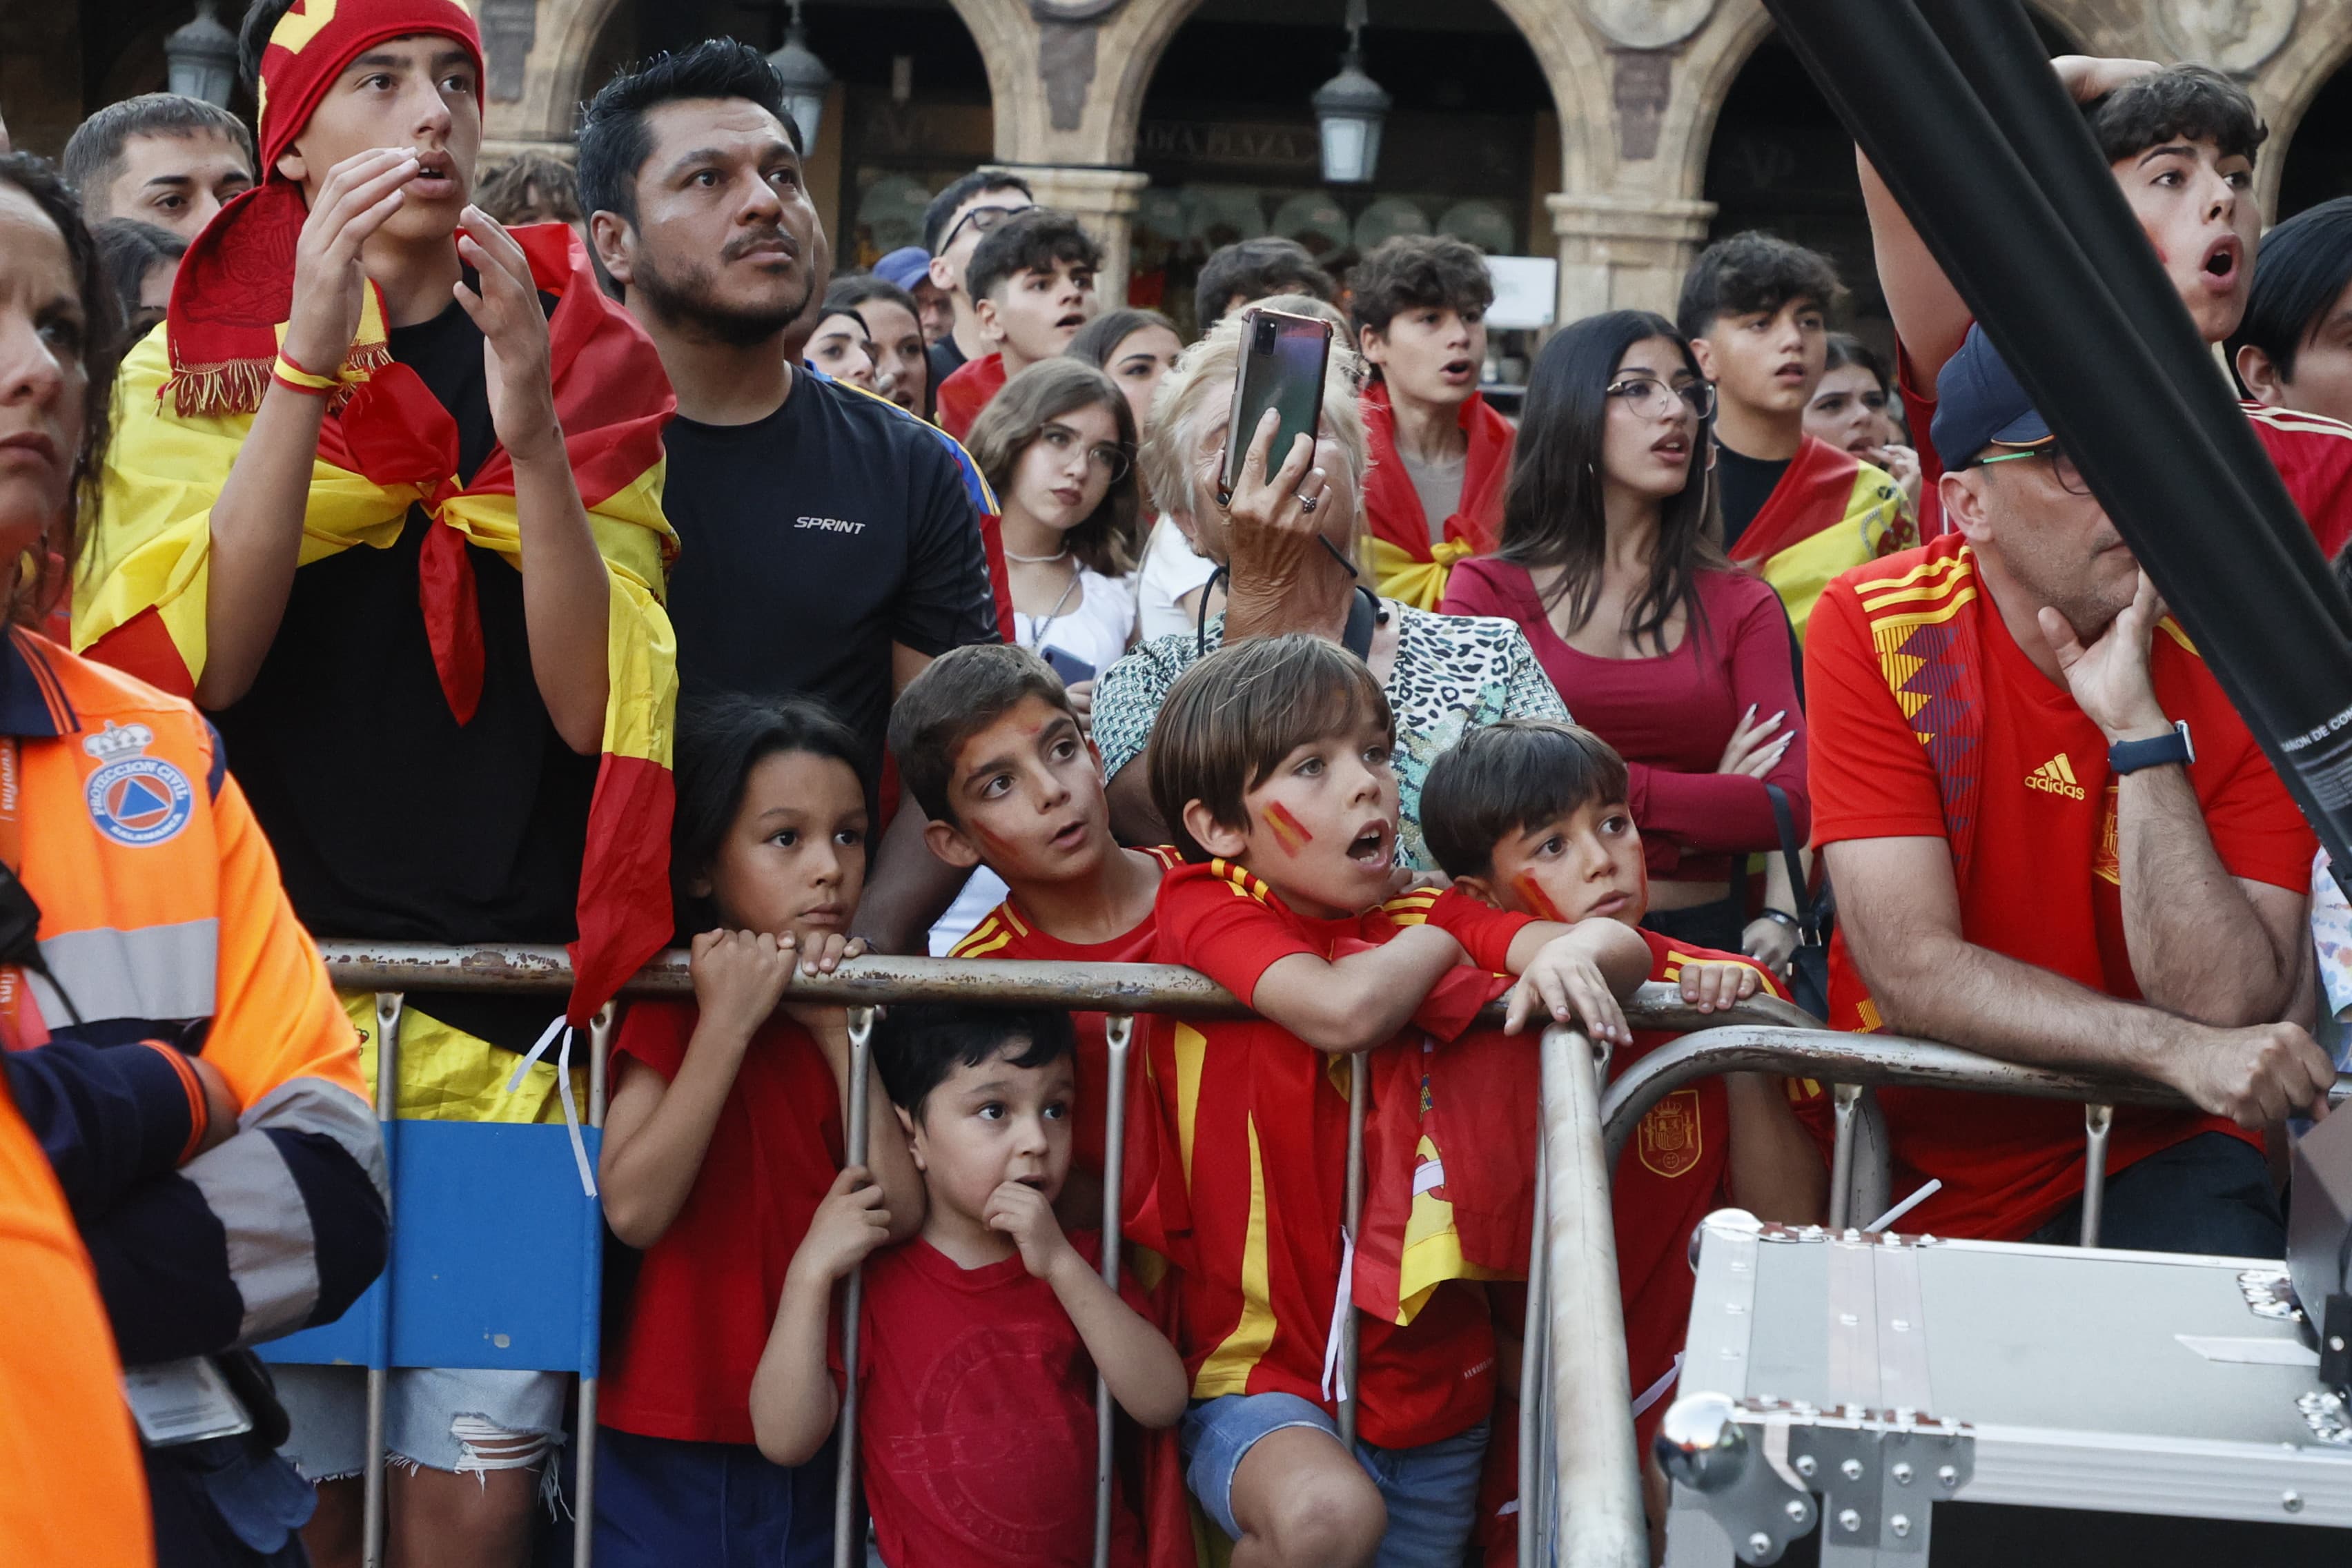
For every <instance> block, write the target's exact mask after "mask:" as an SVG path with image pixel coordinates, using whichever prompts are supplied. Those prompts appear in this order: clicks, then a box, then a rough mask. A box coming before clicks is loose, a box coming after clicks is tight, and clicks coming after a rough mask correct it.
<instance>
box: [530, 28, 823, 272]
mask: <svg viewBox="0 0 2352 1568" xmlns="http://www.w3.org/2000/svg"><path fill="white" fill-rule="evenodd" d="M692 98H722V99H723V98H740V99H743V100H748V101H750V102H751V103H756V104H758V105H759V106H760V107H761V109H764V110H767V111H768V112H769V113H770V114H772V115H774V116H775V117H776V119H777V120H778V121H781V122H782V125H783V128H784V136H785V138H786V140H788V141H790V142H792V144H793V152H794V153H799V152H801V151H803V144H802V142H801V128H800V127H799V126H797V125H795V124H793V117H792V115H791V113H790V112H789V111H788V110H786V109H785V108H784V82H783V78H782V77H781V76H778V75H777V74H776V68H775V67H774V66H772V65H771V64H769V63H768V57H767V56H765V55H763V54H761V52H760V51H759V50H757V49H755V48H753V47H751V45H749V44H747V43H744V42H742V41H741V40H740V39H738V38H705V39H703V40H702V42H700V43H698V44H697V45H695V46H694V47H692V48H688V49H680V50H679V51H677V53H676V54H666V55H656V56H655V57H654V58H652V59H649V60H646V61H643V62H641V63H640V64H639V65H637V66H636V67H635V68H634V69H629V70H624V71H622V72H621V73H620V74H618V75H617V76H615V77H614V78H613V79H612V80H610V81H608V82H606V83H605V84H604V87H603V88H602V89H599V90H598V92H597V94H596V96H595V97H594V98H593V99H591V100H589V101H588V105H587V107H586V108H584V109H583V110H581V111H580V136H579V147H578V152H577V154H576V155H577V157H578V159H579V169H580V209H581V211H583V213H590V214H593V213H603V212H608V213H617V214H619V215H620V216H622V217H623V218H625V219H626V220H627V221H628V222H629V223H630V225H631V226H635V223H636V221H637V172H638V171H639V170H641V169H643V168H644V167H645V166H646V159H647V158H650V157H652V156H653V152H654V135H653V132H652V130H651V129H650V128H649V127H647V125H646V115H648V114H649V113H651V112H652V111H653V110H656V109H659V108H660V107H661V106H662V105H663V104H666V103H677V102H679V101H681V100H686V99H692Z"/></svg>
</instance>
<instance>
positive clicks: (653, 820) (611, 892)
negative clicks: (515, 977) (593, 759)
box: [566, 752, 677, 1027]
mask: <svg viewBox="0 0 2352 1568" xmlns="http://www.w3.org/2000/svg"><path fill="white" fill-rule="evenodd" d="M676 804H677V790H676V786H675V784H674V783H673V781H672V780H671V778H670V772H669V770H668V769H667V768H666V767H664V766H662V765H661V764H660V763H656V762H651V761H648V760H647V759H646V758H644V757H624V756H618V755H615V754H614V753H613V752H605V753H604V763H603V765H602V766H600V767H599V768H598V769H597V771H596V794H595V796H594V798H593V799H592V800H591V801H590V802H589V805H588V845H587V851H586V855H585V858H584V859H583V863H582V865H581V868H580V905H579V909H580V940H579V941H577V942H573V943H572V945H571V948H570V952H571V954H572V973H573V976H574V978H573V981H572V1001H571V1004H570V1005H569V1006H568V1007H567V1008H566V1014H567V1016H569V1017H570V1018H571V1020H572V1024H573V1025H574V1026H579V1027H584V1026H586V1025H587V1023H588V1020H589V1018H590V1017H591V1016H593V1014H594V1013H595V1011H596V1009H597V1008H599V1007H601V1006H603V1005H604V1004H605V1003H606V1002H608V1001H610V1000H611V999H612V996H613V994H614V992H616V991H618V990H619V989H620V988H621V983H622V982H623V981H625V980H626V979H628V977H629V976H630V975H632V974H634V973H636V972H637V971H638V970H639V969H640V968H642V967H644V965H645V963H646V960H648V959H650V958H652V957H653V955H654V954H655V953H656V952H660V951H661V950H662V949H663V948H664V947H667V945H668V944H669V939H670V936H671V933H672V931H674V929H675V921H674V919H673V917H672V915H671V913H670V902H669V829H670V816H671V812H672V809H673V807H674V806H675V805H676Z"/></svg>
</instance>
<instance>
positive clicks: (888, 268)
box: [874, 245, 931, 293]
mask: <svg viewBox="0 0 2352 1568" xmlns="http://www.w3.org/2000/svg"><path fill="white" fill-rule="evenodd" d="M930 270H931V253H930V252H929V251H928V250H925V249H924V248H923V247H921V246H919V245H902V246H900V247H898V249H896V250H894V251H892V252H891V253H890V254H889V255H887V256H886V257H884V258H882V259H881V260H879V261H877V262H876V263H875V264H874V276H875V277H877V278H879V279H882V281H883V282H885V283H888V284H892V285H894V286H896V287H898V288H900V289H906V290H908V292H909V293H912V292H913V291H914V288H915V284H916V282H917V280H919V279H923V278H926V277H928V276H929V274H930Z"/></svg>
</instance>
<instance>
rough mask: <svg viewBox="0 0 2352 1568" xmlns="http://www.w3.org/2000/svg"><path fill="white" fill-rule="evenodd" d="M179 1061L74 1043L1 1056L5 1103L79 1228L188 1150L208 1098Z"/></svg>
mask: <svg viewBox="0 0 2352 1568" xmlns="http://www.w3.org/2000/svg"><path fill="white" fill-rule="evenodd" d="M175 1054H176V1053H173V1052H172V1048H171V1047H168V1046H164V1045H162V1044H161V1043H158V1042H150V1041H138V1042H133V1043H130V1044H126V1045H121V1046H114V1047H97V1046H89V1045H84V1044H82V1043H81V1042H79V1041H78V1040H70V1039H59V1040H53V1041H51V1042H50V1043H49V1044H47V1045H45V1046H36V1047H33V1048H32V1049H30V1050H22V1051H11V1050H0V1074H5V1077H6V1079H7V1087H8V1092H9V1095H10V1097H11V1098H12V1099H14V1100H16V1108H17V1110H20V1111H22V1112H23V1113H24V1117H25V1121H26V1125H27V1126H29V1127H30V1128H31V1129H32V1130H33V1135H34V1136H35V1137H36V1138H37V1139H39V1140H40V1142H41V1152H43V1153H45V1154H47V1156H48V1157H49V1168H50V1169H51V1170H52V1171H54V1172H56V1173H57V1178H58V1185H59V1186H61V1187H63V1188H64V1189H65V1194H66V1201H67V1202H68V1204H70V1205H72V1207H73V1211H74V1215H75V1217H76V1218H77V1219H79V1221H80V1222H81V1223H82V1224H83V1225H84V1226H89V1224H91V1223H92V1222H93V1221H94V1220H95V1219H97V1218H98V1216H100V1215H103V1214H105V1213H106V1212H107V1211H108V1210H109V1209H110V1208H111V1207H113V1205H114V1204H115V1203H116V1201H117V1200H119V1199H120V1198H121V1197H122V1196H123V1194H126V1193H128V1192H130V1191H131V1190H132V1189H134V1188H136V1187H137V1186H139V1185H140V1184H142V1183H143V1182H145V1181H147V1180H149V1179H150V1178H152V1177H155V1176H160V1175H164V1174H167V1173H170V1172H171V1170H172V1169H173V1167H174V1166H176V1165H177V1164H179V1163H180V1160H181V1157H182V1156H183V1155H184V1154H185V1153H186V1152H187V1150H188V1143H189V1142H190V1140H191V1138H192V1136H193V1135H194V1132H195V1131H196V1128H197V1125H198V1118H200V1117H201V1116H202V1115H203V1114H204V1100H203V1094H202V1090H201V1089H199V1088H197V1087H196V1086H195V1084H194V1080H193V1078H192V1075H191V1074H190V1073H189V1072H188V1071H187V1069H186V1068H184V1067H181V1066H178V1065H176V1064H175V1063H174V1062H173V1055H175Z"/></svg>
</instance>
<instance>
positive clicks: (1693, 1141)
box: [1634, 1089, 1702, 1178]
mask: <svg viewBox="0 0 2352 1568" xmlns="http://www.w3.org/2000/svg"><path fill="white" fill-rule="evenodd" d="M1634 1140H1635V1143H1634V1146H1635V1148H1636V1150H1637V1151H1638V1152H1639V1153H1640V1154H1641V1156H1642V1164H1643V1167H1644V1168H1645V1169H1647V1170H1650V1171H1654V1172H1655V1173H1657V1174H1659V1175H1661V1176H1666V1177H1670V1178H1671V1177H1675V1176H1679V1175H1681V1174H1683V1173H1685V1172H1686V1171H1689V1170H1691V1169H1693V1168H1694V1167H1696V1165H1697V1164H1698V1158H1699V1154H1700V1152H1702V1151H1701V1146H1700V1139H1699V1125H1698V1090H1696V1089H1676V1090H1675V1091H1674V1092H1673V1093H1672V1094H1670V1095H1668V1096H1666V1098H1665V1099H1664V1100H1660V1101H1658V1103H1657V1104H1655V1105H1654V1106H1652V1107H1651V1108H1650V1113H1649V1114H1648V1115H1647V1116H1644V1117H1643V1118H1642V1124H1641V1126H1640V1127H1638V1128H1636V1129H1635V1130H1634Z"/></svg>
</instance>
